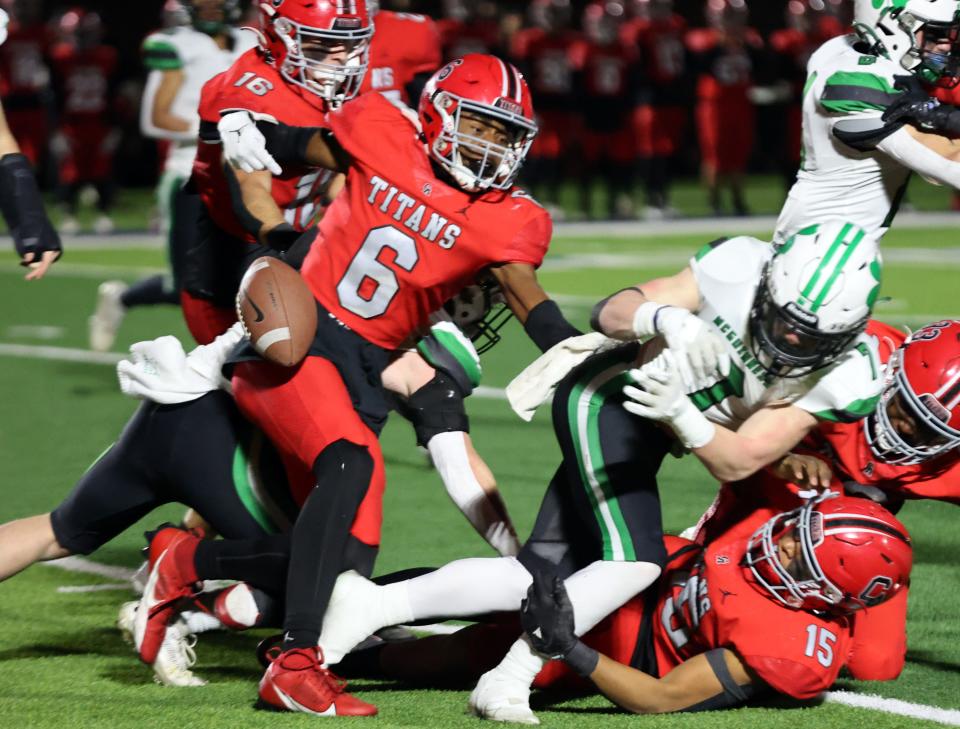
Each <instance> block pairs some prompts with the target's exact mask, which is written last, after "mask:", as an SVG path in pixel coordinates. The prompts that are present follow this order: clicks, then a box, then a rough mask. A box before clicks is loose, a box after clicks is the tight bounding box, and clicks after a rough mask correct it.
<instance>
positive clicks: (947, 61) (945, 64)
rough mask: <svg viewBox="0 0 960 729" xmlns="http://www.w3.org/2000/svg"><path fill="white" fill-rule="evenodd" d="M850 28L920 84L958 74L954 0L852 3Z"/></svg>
mask: <svg viewBox="0 0 960 729" xmlns="http://www.w3.org/2000/svg"><path fill="white" fill-rule="evenodd" d="M853 25H854V28H855V29H856V31H857V33H858V34H859V35H860V36H861V38H863V39H864V40H865V41H866V42H867V43H868V44H869V45H870V46H871V48H872V49H873V50H874V52H875V53H876V54H877V55H881V56H884V57H886V58H889V59H891V60H893V61H895V62H897V63H899V64H900V65H901V66H902V67H903V68H904V69H905V70H907V71H910V72H912V73H915V74H917V75H918V76H920V77H921V78H922V79H923V80H924V81H927V82H930V83H933V82H935V81H937V80H939V79H941V78H954V77H956V76H957V75H958V74H960V2H957V0H856V6H855V10H854V23H853Z"/></svg>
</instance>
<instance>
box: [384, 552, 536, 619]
mask: <svg viewBox="0 0 960 729" xmlns="http://www.w3.org/2000/svg"><path fill="white" fill-rule="evenodd" d="M532 579H533V578H532V577H531V576H530V573H529V572H527V570H526V568H525V567H524V566H523V565H522V564H520V562H518V561H517V558H516V557H493V558H489V559H483V558H476V559H460V560H457V561H456V562H451V563H450V564H447V565H444V566H443V567H441V568H440V569H438V570H437V571H435V572H431V573H430V574H427V575H423V576H422V577H415V578H414V579H412V580H408V581H407V582H406V583H398V585H405V586H406V591H407V597H408V599H409V606H410V610H411V612H412V619H414V620H423V619H425V618H459V617H466V616H470V615H481V614H483V613H490V612H498V611H502V610H519V609H520V603H521V601H522V600H523V598H524V597H526V595H527V588H528V587H530V582H531V581H532ZM391 587H392V585H391ZM394 599H395V600H397V598H394Z"/></svg>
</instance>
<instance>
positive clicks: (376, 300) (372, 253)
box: [337, 225, 420, 319]
mask: <svg viewBox="0 0 960 729" xmlns="http://www.w3.org/2000/svg"><path fill="white" fill-rule="evenodd" d="M384 248H389V249H390V250H392V251H393V252H394V254H395V255H394V260H393V262H394V264H395V265H397V266H399V267H400V268H402V269H403V270H404V271H412V270H413V267H414V266H416V265H417V261H418V260H419V259H420V254H419V253H418V252H417V244H416V241H414V239H413V238H412V237H410V236H409V235H407V234H406V233H403V232H401V231H399V230H397V229H396V228H394V227H392V226H389V225H388V226H385V227H383V228H374V229H373V230H371V231H370V232H369V233H367V237H366V238H365V239H364V241H363V245H362V246H361V247H360V250H359V251H357V255H355V256H354V257H353V260H352V261H351V262H350V267H349V268H347V271H346V273H344V274H343V278H342V279H340V283H338V284H337V297H338V298H339V299H340V304H341V306H343V308H344V309H346V310H347V311H351V312H353V313H354V314H356V315H357V316H360V317H363V318H364V319H373V318H374V317H377V316H380V315H381V314H383V312H385V311H386V310H387V307H389V306H390V302H391V301H393V297H394V296H396V295H397V291H398V290H399V289H400V282H399V281H397V274H396V273H394V272H393V269H391V268H390V267H389V266H387V265H386V264H384V263H381V262H380V261H379V260H378V259H377V257H378V256H379V255H380V253H381V252H382V251H383V249H384ZM367 280H370V281H372V282H373V283H374V284H376V289H375V290H374V291H373V293H372V294H371V295H370V297H369V298H367V297H365V296H364V295H363V294H362V293H361V291H360V288H361V287H362V286H363V285H364V282H365V281H367Z"/></svg>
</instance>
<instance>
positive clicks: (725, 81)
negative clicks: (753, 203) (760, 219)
mask: <svg viewBox="0 0 960 729" xmlns="http://www.w3.org/2000/svg"><path fill="white" fill-rule="evenodd" d="M748 17H749V10H748V9H747V4H746V2H745V1H744V0H708V3H707V19H708V21H709V23H710V28H707V29H698V30H693V31H690V33H689V34H688V35H687V47H688V49H689V51H690V54H691V62H692V63H693V66H694V69H695V71H696V72H697V108H696V117H697V131H698V133H699V137H700V155H701V172H702V176H703V182H704V184H705V185H706V186H707V189H708V191H709V202H710V207H711V208H712V209H713V211H714V213H716V214H721V213H722V212H723V210H722V207H721V204H720V188H721V186H725V187H729V188H730V193H731V195H732V198H733V200H732V202H733V211H734V213H736V214H737V215H746V214H747V212H748V211H747V203H746V200H745V199H744V194H743V178H744V174H745V172H746V169H747V162H748V161H749V159H750V153H751V152H752V151H753V140H754V121H755V119H754V116H755V115H754V107H753V104H752V102H751V101H750V99H749V96H748V92H749V90H750V86H751V84H752V79H753V73H754V69H755V67H756V65H757V64H756V54H757V52H758V51H759V50H760V49H761V48H762V46H763V41H762V39H761V38H760V36H759V35H758V34H757V33H756V32H755V31H754V30H753V29H752V28H750V27H748V26H747V20H748Z"/></svg>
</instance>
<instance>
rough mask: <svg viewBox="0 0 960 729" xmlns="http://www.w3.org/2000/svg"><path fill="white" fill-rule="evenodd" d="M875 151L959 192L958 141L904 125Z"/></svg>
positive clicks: (959, 156) (959, 153)
mask: <svg viewBox="0 0 960 729" xmlns="http://www.w3.org/2000/svg"><path fill="white" fill-rule="evenodd" d="M877 149H878V150H880V151H881V152H883V153H884V154H886V155H887V156H888V157H891V158H893V159H895V160H896V161H897V162H899V163H900V164H902V165H903V166H904V167H906V168H908V169H911V170H913V171H914V172H916V173H918V174H920V175H922V176H923V177H925V178H926V179H928V180H930V181H931V182H935V183H937V184H940V185H949V186H950V187H953V188H955V189H960V141H958V140H953V139H948V138H947V137H944V136H941V135H939V134H931V133H929V132H922V131H920V130H919V129H915V128H914V127H912V126H909V125H905V126H903V127H901V128H900V129H898V130H897V131H896V132H894V133H893V134H891V135H890V136H889V137H887V138H886V139H884V140H883V141H882V142H880V143H879V144H877Z"/></svg>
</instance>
